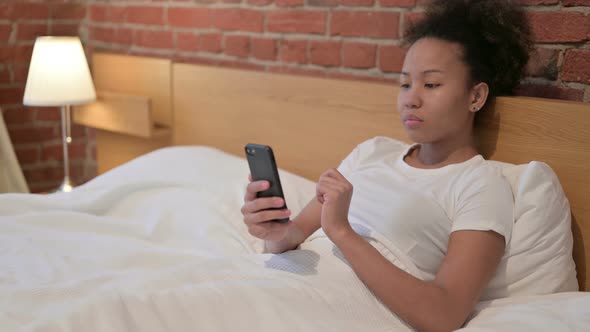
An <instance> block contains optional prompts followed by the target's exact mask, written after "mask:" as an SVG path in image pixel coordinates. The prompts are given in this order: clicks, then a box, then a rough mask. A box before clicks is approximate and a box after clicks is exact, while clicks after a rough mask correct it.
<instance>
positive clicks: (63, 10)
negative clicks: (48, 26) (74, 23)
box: [51, 3, 87, 20]
mask: <svg viewBox="0 0 590 332" xmlns="http://www.w3.org/2000/svg"><path fill="white" fill-rule="evenodd" d="M86 7H87V6H86V5H85V4H76V3H63V4H52V5H51V18H53V19H57V20H82V19H83V18H84V17H86Z"/></svg>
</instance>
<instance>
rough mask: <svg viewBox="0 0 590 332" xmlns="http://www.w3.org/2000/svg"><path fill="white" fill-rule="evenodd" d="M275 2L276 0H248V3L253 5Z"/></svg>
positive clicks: (265, 4)
mask: <svg viewBox="0 0 590 332" xmlns="http://www.w3.org/2000/svg"><path fill="white" fill-rule="evenodd" d="M273 2H274V0H248V4H249V5H251V6H267V5H270V4H271V3H273Z"/></svg>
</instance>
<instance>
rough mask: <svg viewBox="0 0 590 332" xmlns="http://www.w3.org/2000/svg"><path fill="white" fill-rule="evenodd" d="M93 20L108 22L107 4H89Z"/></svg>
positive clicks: (91, 19)
mask: <svg viewBox="0 0 590 332" xmlns="http://www.w3.org/2000/svg"><path fill="white" fill-rule="evenodd" d="M89 11H90V21H91V22H107V21H108V20H109V16H108V7H107V6H105V5H95V4H92V5H89Z"/></svg>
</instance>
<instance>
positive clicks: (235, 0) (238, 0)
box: [221, 0, 242, 4]
mask: <svg viewBox="0 0 590 332" xmlns="http://www.w3.org/2000/svg"><path fill="white" fill-rule="evenodd" d="M221 2H223V3H235V4H239V3H242V0H221Z"/></svg>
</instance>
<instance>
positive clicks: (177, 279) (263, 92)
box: [0, 53, 590, 331]
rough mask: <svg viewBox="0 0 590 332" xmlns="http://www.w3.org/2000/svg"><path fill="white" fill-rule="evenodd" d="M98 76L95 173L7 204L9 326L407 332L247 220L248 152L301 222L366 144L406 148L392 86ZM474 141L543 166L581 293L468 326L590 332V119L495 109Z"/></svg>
mask: <svg viewBox="0 0 590 332" xmlns="http://www.w3.org/2000/svg"><path fill="white" fill-rule="evenodd" d="M93 74H94V79H95V85H96V86H97V89H98V90H99V92H100V93H99V95H101V96H102V97H103V98H102V103H103V105H102V106H100V105H98V106H97V105H91V106H88V107H85V108H80V109H78V110H76V115H75V121H77V122H78V123H82V124H86V125H91V126H94V127H96V128H99V130H98V132H97V162H98V167H99V171H100V173H101V174H100V176H98V177H97V178H95V179H93V180H91V181H90V182H88V183H86V184H84V185H82V186H80V187H78V188H76V190H74V191H73V192H72V193H69V194H66V193H64V194H52V195H30V194H5V195H2V196H0V211H1V212H0V330H2V331H79V330H83V331H135V330H137V331H152V330H153V331H161V330H170V331H185V330H196V331H229V330H237V329H239V330H242V331H271V330H272V331H276V330H279V331H359V330H362V331H410V330H411V328H410V327H408V326H407V325H405V324H404V323H403V322H402V321H400V320H398V319H397V318H396V317H395V316H394V315H391V314H390V313H388V312H387V311H386V310H385V309H384V307H383V306H382V305H381V304H380V303H379V301H377V300H376V299H375V298H374V297H373V296H372V295H371V294H370V292H369V291H368V290H367V289H366V288H365V287H364V286H363V285H362V283H360V281H359V280H358V279H357V278H356V277H355V276H354V273H352V271H351V269H350V267H349V266H348V265H347V264H346V262H345V260H343V259H342V256H341V255H340V254H339V252H338V250H337V249H335V248H334V246H333V245H332V244H331V243H330V242H329V240H327V239H326V237H325V236H322V234H321V233H318V234H314V235H313V236H312V237H311V238H310V239H309V241H307V242H305V243H304V244H302V245H301V247H300V248H299V249H298V250H295V251H292V252H288V253H284V254H281V255H272V254H264V253H261V251H262V243H261V242H260V241H258V240H256V239H254V238H253V237H251V236H249V235H248V234H247V231H246V229H245V226H244V225H243V224H242V222H241V215H240V212H239V207H240V206H241V204H242V197H243V193H244V187H245V185H246V182H247V174H248V168H247V164H246V161H245V160H244V159H243V158H242V157H241V156H242V153H243V150H242V149H243V146H244V144H245V143H248V142H257V143H265V144H270V145H272V146H273V148H274V150H275V153H276V157H277V162H278V164H279V167H281V179H282V182H283V186H284V187H285V196H286V198H287V204H288V205H289V207H290V208H291V209H292V210H293V212H294V213H296V212H297V211H298V210H300V209H301V208H302V207H303V205H304V204H306V203H307V201H308V200H309V199H310V197H313V193H314V189H315V186H314V182H313V180H315V179H317V177H318V176H319V174H320V173H321V172H322V171H323V170H325V169H326V168H328V167H335V166H337V165H338V163H339V162H340V160H342V158H344V157H345V156H346V154H347V153H348V152H350V151H351V150H352V149H353V148H354V147H355V146H356V144H359V143H360V142H362V141H363V140H365V139H368V138H371V137H374V136H388V137H392V138H395V139H398V140H401V141H404V140H405V139H406V137H405V135H404V133H403V130H402V128H401V126H399V124H398V121H397V114H396V111H395V93H396V90H395V88H394V87H392V86H390V85H383V84H378V83H369V82H355V81H343V80H330V79H321V78H310V77H303V76H291V75H278V74H269V73H260V72H253V71H247V70H238V69H223V68H213V67H207V66H201V65H197V64H187V63H175V62H172V61H170V60H165V59H150V58H142V57H134V56H122V55H111V54H100V53H96V54H95V55H94V57H93ZM122 105H123V106H122ZM121 107H123V108H125V109H129V110H131V109H133V111H132V112H131V111H129V112H128V113H125V114H123V115H122V114H121V111H122V110H121ZM564 119H565V120H564ZM478 127H479V137H478V140H479V144H480V146H481V149H482V151H483V152H484V154H485V156H486V157H487V158H490V159H494V160H499V161H502V162H506V163H512V164H515V165H526V164H527V163H529V162H530V161H533V160H539V161H543V162H544V163H546V164H544V165H548V166H550V169H551V170H552V171H554V172H555V173H554V174H555V179H557V178H559V183H561V186H562V187H563V192H564V193H565V195H567V198H568V203H569V205H568V206H570V207H571V215H572V218H571V226H570V224H569V223H567V226H568V228H569V227H571V233H570V232H568V234H569V236H570V237H571V239H572V246H571V247H570V248H564V252H566V253H568V254H569V259H570V260H571V262H572V264H573V262H574V261H575V265H576V270H575V272H577V280H576V279H574V282H576V283H577V284H576V285H575V286H576V289H577V288H578V287H579V289H580V290H581V291H575V290H573V289H571V287H570V289H568V291H560V292H553V291H551V292H548V293H546V294H539V295H526V296H525V295H519V296H510V297H507V298H500V299H492V300H485V301H482V302H480V303H479V304H478V306H477V308H476V310H475V311H474V313H473V315H472V316H471V317H470V320H469V322H468V323H467V324H466V325H465V326H464V327H463V329H462V330H464V331H586V330H590V294H589V293H587V292H586V291H587V290H588V274H587V272H588V261H589V260H590V258H589V257H590V256H589V255H590V249H589V246H590V245H589V244H588V243H589V241H590V207H589V206H590V205H588V203H589V202H590V191H589V190H588V189H587V188H589V187H590V186H589V185H590V129H589V128H590V105H587V104H582V103H573V102H565V101H555V100H543V99H535V98H523V97H519V98H498V99H497V100H496V101H495V102H494V105H493V107H492V109H491V110H490V112H488V113H487V115H486V116H485V117H483V118H482V119H481V123H479V124H478ZM506 167H508V166H506ZM521 168H522V167H521ZM513 169H514V170H515V169H516V168H513ZM519 169H520V168H519ZM545 169H547V168H545ZM519 174H520V173H519ZM551 174H553V173H551ZM521 177H522V176H521ZM519 181H523V180H519ZM559 190H561V187H559ZM553 191H555V190H553ZM544 203H546V205H551V204H550V203H551V202H544ZM568 220H569V219H568ZM560 225H561V226H563V224H560ZM556 227H557V225H556ZM367 239H368V241H371V243H372V244H374V245H375V246H376V248H378V250H380V251H381V252H382V253H383V254H384V256H386V257H387V258H388V259H390V261H392V263H394V264H396V265H398V266H400V267H401V268H404V269H406V270H407V271H408V272H411V271H412V266H411V264H409V263H408V262H407V261H405V260H404V258H403V257H401V256H399V255H396V252H395V250H391V248H389V247H382V246H380V243H379V241H377V240H376V239H374V238H370V237H368V238H367ZM572 257H573V259H572ZM553 270H557V271H552V272H551V273H555V274H556V275H559V272H560V271H558V270H559V268H558V267H557V265H556V268H555V269H553ZM532 275H535V274H534V273H533V274H532ZM575 277H576V276H575V275H574V278H575ZM540 278H543V276H541V277H540ZM529 281H530V280H529ZM531 282H534V280H532V281H531ZM543 283H544V279H539V280H538V282H537V283H536V285H540V286H541V287H542V286H543Z"/></svg>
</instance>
